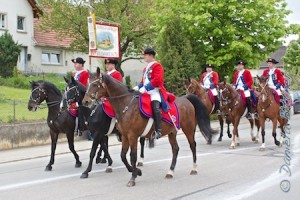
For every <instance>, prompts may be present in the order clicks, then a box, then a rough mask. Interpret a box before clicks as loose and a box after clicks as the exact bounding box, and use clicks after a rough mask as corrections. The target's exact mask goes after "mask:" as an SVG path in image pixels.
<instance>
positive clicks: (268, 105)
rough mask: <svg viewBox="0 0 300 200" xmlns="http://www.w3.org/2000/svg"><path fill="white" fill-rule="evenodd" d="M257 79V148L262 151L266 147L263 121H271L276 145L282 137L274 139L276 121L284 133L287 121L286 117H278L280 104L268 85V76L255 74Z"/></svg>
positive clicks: (280, 143)
mask: <svg viewBox="0 0 300 200" xmlns="http://www.w3.org/2000/svg"><path fill="white" fill-rule="evenodd" d="M257 79H258V80H259V95H258V96H259V97H258V105H257V112H258V115H259V121H260V125H261V136H262V145H261V147H260V148H259V150H261V151H264V150H265V147H266V143H265V121H266V119H270V120H271V121H272V123H273V129H272V136H273V138H274V142H275V144H276V145H277V146H282V143H283V138H282V137H281V138H280V141H278V140H277V139H276V128H277V122H279V126H280V129H281V131H282V133H284V125H285V124H286V123H287V119H285V118H282V117H280V113H279V112H280V105H279V104H278V103H276V100H275V97H274V95H273V93H272V90H271V89H270V88H269V87H268V78H267V77H264V76H261V77H259V76H257Z"/></svg>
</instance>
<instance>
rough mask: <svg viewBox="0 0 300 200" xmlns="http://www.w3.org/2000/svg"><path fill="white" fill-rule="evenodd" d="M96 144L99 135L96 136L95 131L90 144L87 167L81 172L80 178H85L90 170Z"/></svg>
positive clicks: (97, 143)
mask: <svg viewBox="0 0 300 200" xmlns="http://www.w3.org/2000/svg"><path fill="white" fill-rule="evenodd" d="M98 145H99V136H98V132H97V133H95V134H94V140H93V145H92V149H91V152H90V161H89V165H88V167H87V169H86V170H85V171H84V172H83V173H82V174H81V176H80V178H87V177H88V176H89V172H90V171H92V165H93V159H94V157H95V155H96V151H97V147H98ZM98 153H99V152H98Z"/></svg>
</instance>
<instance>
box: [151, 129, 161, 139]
mask: <svg viewBox="0 0 300 200" xmlns="http://www.w3.org/2000/svg"><path fill="white" fill-rule="evenodd" d="M160 137H161V133H160V132H159V131H154V132H153V133H152V136H151V138H152V139H156V140H158V139H159V138H160Z"/></svg>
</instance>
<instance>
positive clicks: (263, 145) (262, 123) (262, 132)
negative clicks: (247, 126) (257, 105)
mask: <svg viewBox="0 0 300 200" xmlns="http://www.w3.org/2000/svg"><path fill="white" fill-rule="evenodd" d="M259 124H260V126H261V139H262V144H261V146H260V148H259V150H260V151H264V150H265V149H266V143H265V135H266V133H265V119H264V118H263V117H260V118H259Z"/></svg>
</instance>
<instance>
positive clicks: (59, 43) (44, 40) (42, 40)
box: [34, 19, 75, 48]
mask: <svg viewBox="0 0 300 200" xmlns="http://www.w3.org/2000/svg"><path fill="white" fill-rule="evenodd" d="M34 39H35V41H36V42H37V45H38V46H48V47H63V48H67V47H70V44H71V43H72V42H73V41H74V40H75V38H70V37H65V38H62V39H61V38H59V37H58V34H57V33H56V32H54V31H50V32H45V31H41V30H39V29H38V19H34Z"/></svg>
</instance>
